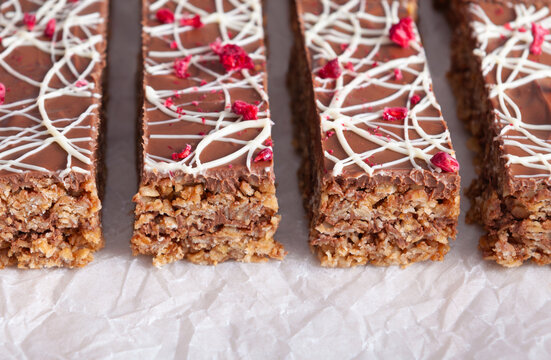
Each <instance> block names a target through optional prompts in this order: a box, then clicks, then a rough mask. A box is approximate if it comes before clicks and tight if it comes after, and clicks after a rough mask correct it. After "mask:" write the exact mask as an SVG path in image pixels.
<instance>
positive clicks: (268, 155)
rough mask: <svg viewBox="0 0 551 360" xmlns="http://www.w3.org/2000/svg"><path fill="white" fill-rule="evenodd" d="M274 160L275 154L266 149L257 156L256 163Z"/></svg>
mask: <svg viewBox="0 0 551 360" xmlns="http://www.w3.org/2000/svg"><path fill="white" fill-rule="evenodd" d="M273 158H274V153H273V152H272V149H264V150H262V151H261V152H259V153H258V155H256V157H255V158H254V162H255V163H257V162H259V161H270V160H272V159H273Z"/></svg>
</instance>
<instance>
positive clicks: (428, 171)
mask: <svg viewBox="0 0 551 360" xmlns="http://www.w3.org/2000/svg"><path fill="white" fill-rule="evenodd" d="M332 3H334V4H337V5H338V6H342V5H346V4H347V3H349V1H346V0H337V1H332ZM386 3H387V4H388V5H389V7H390V6H393V4H398V3H399V5H400V6H399V7H398V11H397V17H398V18H399V19H403V18H405V17H407V16H409V17H411V18H413V19H415V18H416V16H417V13H416V8H417V2H416V1H400V2H393V1H387V2H386ZM382 4H383V2H382V1H364V2H362V4H361V5H356V6H352V7H350V9H349V10H348V12H349V13H350V14H354V13H356V12H358V11H360V6H362V7H363V8H364V9H365V10H364V11H365V12H366V13H368V14H370V15H373V16H377V17H384V16H385V9H384V7H383V5H382ZM296 7H297V12H298V15H299V17H298V21H299V25H300V27H301V29H302V31H303V32H304V31H305V30H306V28H305V18H304V15H305V14H314V15H319V14H321V13H322V11H323V10H324V7H323V3H322V1H319V0H297V1H296ZM328 15H329V16H330V15H331V13H329V14H328ZM351 18H352V16H351ZM353 18H354V21H357V24H353V23H352V22H349V21H345V22H346V23H347V25H348V26H352V25H354V26H356V25H358V26H359V27H361V29H362V30H364V31H366V32H367V33H368V34H369V31H373V30H382V29H385V27H386V26H387V24H386V23H379V22H374V21H371V20H368V19H366V18H365V17H364V18H360V17H353ZM389 21H390V22H391V24H392V23H394V22H395V21H394V20H392V19H389ZM341 24H342V20H341V22H340V23H339V22H333V23H331V22H329V24H323V26H322V28H323V31H324V33H326V34H327V33H330V32H331V31H334V32H340V33H347V32H348V33H350V30H346V29H345V28H344V27H343V25H341ZM387 31H388V30H387ZM318 34H319V33H318ZM364 36H365V38H362V40H366V39H367V38H369V35H364ZM371 38H373V35H371ZM329 44H330V46H331V49H332V51H333V52H334V53H335V54H336V55H337V56H339V57H340V56H341V55H343V54H344V53H345V52H346V51H347V50H348V48H349V45H350V44H339V43H337V42H335V41H329ZM316 45H317V46H320V45H319V44H317V43H316ZM419 46H420V47H422V45H421V44H419ZM374 51H376V54H375V56H374V57H373V60H374V63H366V64H363V65H360V66H358V65H356V66H355V73H356V74H358V75H356V76H359V74H362V73H365V72H367V71H370V69H375V70H376V69H377V67H379V66H383V65H385V64H386V63H388V62H390V61H394V60H397V59H406V58H409V57H412V56H415V55H417V54H419V51H417V50H415V48H414V47H413V46H409V47H406V48H403V47H400V46H398V45H397V44H395V43H392V42H390V41H385V40H383V41H382V44H381V46H380V47H379V48H378V49H377V50H374V46H373V45H368V44H364V43H360V44H359V45H358V46H357V48H356V49H355V50H354V51H353V53H352V54H351V58H353V59H360V61H361V59H365V58H367V57H368V56H369V55H370V54H371V53H372V52H374ZM306 53H307V57H308V60H309V61H308V66H309V68H310V73H311V74H312V80H311V81H312V85H313V86H314V87H315V88H317V90H316V92H315V99H314V101H316V102H317V103H318V104H321V105H322V106H329V104H330V103H331V101H334V100H335V99H334V98H335V95H334V92H331V91H320V90H319V89H321V88H323V86H324V82H322V81H321V80H320V78H319V77H318V76H316V74H315V72H316V71H318V70H316V69H320V68H321V67H323V66H324V65H325V64H326V63H327V59H324V58H323V57H321V56H319V54H318V52H316V51H313V50H312V48H311V47H308V48H307V51H306ZM421 56H423V57H424V55H421ZM425 65H426V61H425V63H419V64H413V65H409V67H410V68H411V69H413V70H414V71H417V72H420V71H422V70H423V69H424V67H425ZM393 70H394V69H392V68H391V69H388V70H385V71H382V72H379V73H377V74H376V75H375V76H373V77H372V79H374V80H376V81H373V82H370V83H369V84H366V83H367V82H366V83H364V84H362V86H359V87H355V88H354V89H353V90H352V91H350V92H349V93H348V94H347V97H346V100H345V101H344V102H343V104H342V108H343V109H344V108H346V107H352V106H357V108H356V109H352V110H342V113H343V114H345V115H347V116H355V115H367V114H376V113H381V112H382V111H383V109H385V108H391V107H407V106H408V102H409V99H410V96H411V94H409V93H408V92H405V93H403V94H400V95H398V96H392V95H393V94H395V93H396V89H395V88H390V87H391V86H401V85H406V84H412V83H413V82H414V81H415V80H416V76H415V75H414V74H412V73H410V72H408V71H403V72H402V76H403V77H402V78H401V79H399V78H396V77H395V75H394V73H393ZM356 76H352V75H350V74H348V75H346V74H345V75H343V76H342V82H343V85H342V86H346V85H348V84H350V83H351V82H352V81H354V80H355V79H356ZM339 80H341V79H339ZM379 80H380V81H381V83H385V84H381V83H377V81H379ZM429 81H430V80H429ZM388 84H390V86H389V85H388ZM383 85H385V86H383ZM325 86H326V89H327V85H325ZM331 86H334V84H331V85H329V88H331ZM430 92H432V88H431V89H430ZM414 94H417V95H419V96H420V97H421V98H424V97H425V96H429V95H430V96H433V94H426V93H425V92H424V91H419V92H415V93H414ZM369 102H377V104H376V105H375V106H370V107H367V106H364V105H363V104H366V103H369ZM316 111H317V112H318V121H320V119H319V118H320V109H319V105H318V107H317V110H316ZM417 116H418V117H431V118H440V120H438V121H424V122H423V121H420V122H419V124H420V126H421V128H422V130H423V131H424V132H425V133H427V134H430V135H439V134H444V133H446V132H447V126H446V124H445V122H444V121H443V120H442V119H441V116H442V114H441V112H440V110H439V109H438V108H437V107H435V106H428V107H427V108H425V109H423V110H421V111H419V112H418V113H417ZM406 121H407V124H408V126H409V130H406V127H405V124H406ZM376 122H378V123H382V125H380V128H379V127H376V126H374V125H373V122H372V121H371V122H369V121H366V122H365V123H363V124H359V125H357V126H358V127H359V128H360V129H362V130H367V131H369V132H370V133H371V134H375V135H377V134H381V135H377V136H380V137H381V138H388V137H387V134H390V137H391V138H392V140H390V138H388V139H389V142H392V141H394V139H400V138H403V139H405V138H408V139H409V140H410V141H412V142H415V140H417V139H422V136H421V134H420V133H419V132H418V131H416V130H415V129H414V128H413V126H412V123H411V120H397V121H392V122H386V123H385V122H384V121H383V120H382V116H381V117H380V118H378V119H377V120H376ZM320 127H321V126H320ZM382 129H384V130H386V131H387V132H386V133H384V134H383V131H381V130H382ZM406 133H407V134H406ZM344 135H345V139H346V142H347V143H348V145H349V146H350V148H351V149H352V150H353V152H354V153H356V154H362V153H365V152H367V151H370V150H374V149H379V148H381V145H380V144H378V143H375V142H373V141H371V140H369V139H366V138H365V137H362V136H359V135H357V134H355V133H354V132H352V131H345V132H344ZM406 135H407V136H406ZM394 136H395V137H394ZM314 137H315V142H316V143H317V142H320V146H319V147H318V146H316V147H317V150H316V155H317V156H318V159H319V160H320V161H321V163H320V164H318V168H319V169H320V170H319V171H320V172H322V174H323V175H322V177H324V178H325V179H326V180H327V181H330V179H331V178H333V177H334V175H333V174H332V170H333V168H334V165H335V162H334V161H333V160H330V159H329V158H328V157H327V156H324V155H323V154H324V153H329V154H331V155H332V156H334V157H336V158H338V159H346V158H347V157H348V156H349V155H348V154H347V152H346V149H345V148H344V147H343V144H342V141H341V140H339V139H338V138H337V137H336V136H335V135H332V134H329V135H328V134H327V133H325V132H324V131H323V130H322V129H320V130H319V132H318V133H317V135H315V136H314ZM442 146H443V147H444V148H445V149H447V150H449V151H452V144H451V141H450V139H449V136H448V137H447V140H446V141H444V143H443V144H442ZM413 147H416V145H413ZM419 149H420V150H424V146H421V147H420V148H419ZM439 151H441V149H436V148H435V149H431V150H429V151H427V155H428V157H429V158H430V156H432V155H434V154H436V153H437V152H439ZM402 159H404V155H403V154H401V153H398V152H396V151H394V150H392V149H391V148H388V149H386V150H383V151H380V152H377V153H376V154H375V155H374V156H372V157H371V158H369V162H368V163H369V164H370V166H371V165H373V166H377V165H383V166H382V168H375V171H374V173H373V175H372V176H368V175H367V174H366V171H365V170H364V169H363V168H361V167H359V166H358V165H356V164H352V165H348V166H346V167H345V168H344V170H343V172H342V174H341V175H339V176H338V177H339V178H340V179H342V181H343V182H350V181H352V182H359V183H358V184H356V185H358V186H364V185H366V186H374V185H375V184H376V183H377V182H378V183H395V182H396V181H398V180H397V179H401V180H400V181H402V182H405V183H409V182H410V180H411V182H413V183H416V184H419V185H423V186H427V187H438V186H439V185H438V184H439V182H440V181H443V182H446V183H448V182H449V184H448V185H449V186H450V187H451V188H452V189H453V190H454V191H455V190H456V189H457V188H458V186H459V176H458V175H457V174H450V173H440V172H438V171H435V170H434V168H430V167H429V166H428V164H427V162H426V161H424V160H421V159H417V158H416V159H415V160H414V161H415V163H416V164H417V165H418V166H419V167H420V168H416V167H415V166H414V165H413V163H412V162H411V161H409V159H408V161H402V162H399V163H392V162H395V161H397V160H402ZM366 162H367V161H366ZM354 178H361V179H363V180H358V181H356V180H351V179H354ZM408 179H409V180H408ZM400 181H399V182H400ZM360 183H361V184H360ZM448 190H450V189H447V190H445V191H448ZM442 191H444V190H443V189H442Z"/></svg>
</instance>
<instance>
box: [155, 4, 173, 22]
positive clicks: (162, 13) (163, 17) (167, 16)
mask: <svg viewBox="0 0 551 360" xmlns="http://www.w3.org/2000/svg"><path fill="white" fill-rule="evenodd" d="M156 16H157V20H159V21H160V22H162V23H163V24H172V23H173V22H174V13H173V12H172V11H171V10H170V9H167V8H162V9H159V10H158V11H157V14H156Z"/></svg>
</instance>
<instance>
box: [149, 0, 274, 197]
mask: <svg viewBox="0 0 551 360" xmlns="http://www.w3.org/2000/svg"><path fill="white" fill-rule="evenodd" d="M236 4H237V3H235V2H232V1H215V0H189V1H183V2H182V1H179V2H178V1H168V2H162V1H154V0H144V1H143V18H144V24H143V25H144V32H143V54H144V79H143V83H144V100H145V101H144V115H143V139H142V141H143V154H142V156H143V172H142V183H148V182H150V181H152V180H155V179H158V178H163V177H175V178H179V180H178V181H185V182H188V181H189V182H193V181H194V179H196V178H198V177H200V178H202V179H203V180H204V181H206V182H207V183H209V182H210V183H212V184H210V186H207V187H214V186H218V185H216V184H220V183H221V182H222V183H223V184H226V185H224V186H223V187H225V188H232V187H235V186H238V184H239V181H238V180H236V179H237V178H239V177H245V178H248V177H251V178H253V182H254V178H258V177H270V178H273V168H272V161H271V160H269V161H255V158H256V157H257V156H258V154H259V153H260V151H262V150H265V149H268V150H269V151H271V140H270V136H271V126H272V122H271V120H270V113H269V105H268V98H267V94H266V91H267V78H266V64H265V62H266V59H265V46H264V31H263V25H262V10H261V6H260V5H261V2H260V1H252V2H249V3H247V4H245V3H241V2H240V3H239V4H240V5H239V6H236ZM219 5H220V6H219ZM159 11H166V12H168V13H172V14H173V15H174V18H175V21H174V22H172V23H163V22H162V21H161V19H159V17H158V16H157V13H158V12H159ZM197 17H198V18H199V19H200V22H201V24H202V26H200V27H197V26H192V25H187V24H188V23H190V21H191V19H196V18H197ZM226 45H232V46H233V45H237V46H239V47H240V48H241V49H243V50H244V52H245V53H246V54H247V56H249V57H250V58H251V60H252V62H253V63H254V67H253V68H252V69H235V70H231V71H227V70H226V69H225V68H224V66H223V65H222V63H221V59H220V56H219V53H220V52H221V51H222V50H220V49H221V48H223V47H224V46H226ZM182 60H183V61H185V62H187V63H188V65H187V66H186V71H185V72H186V74H185V76H183V77H182V76H178V74H177V72H176V71H175V68H174V64H175V62H176V61H182ZM238 100H240V101H244V102H246V103H248V104H250V105H254V106H256V107H257V108H258V120H244V119H243V117H242V116H241V115H238V114H235V113H233V112H232V105H233V104H234V103H235V101H238ZM187 145H191V153H190V154H189V155H188V156H187V157H185V158H183V159H180V158H175V159H174V156H173V155H174V154H178V153H181V152H182V151H183V150H184V149H185V148H186V146H187ZM205 179H206V180H205ZM207 185H208V184H207Z"/></svg>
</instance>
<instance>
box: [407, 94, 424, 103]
mask: <svg viewBox="0 0 551 360" xmlns="http://www.w3.org/2000/svg"><path fill="white" fill-rule="evenodd" d="M420 101H421V97H420V96H419V95H417V94H415V95H413V96H412V97H411V100H410V101H409V102H410V104H411V106H415V105H417V104H419V102H420Z"/></svg>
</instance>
